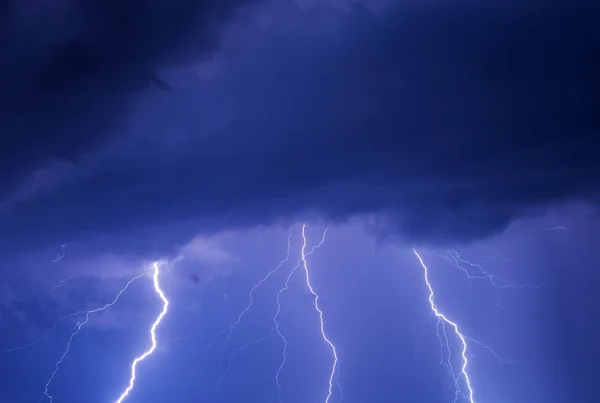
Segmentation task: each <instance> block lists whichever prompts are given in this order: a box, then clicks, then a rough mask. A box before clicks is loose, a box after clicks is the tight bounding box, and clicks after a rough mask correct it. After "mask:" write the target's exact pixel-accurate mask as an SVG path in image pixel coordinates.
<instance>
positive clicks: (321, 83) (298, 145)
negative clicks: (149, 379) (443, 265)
mask: <svg viewBox="0 0 600 403" xmlns="http://www.w3.org/2000/svg"><path fill="white" fill-rule="evenodd" d="M129 3H135V2H131V1H130V2H125V5H130V4H129ZM157 4H158V3H157ZM219 4H221V3H219ZM498 4H499V2H491V3H489V4H488V5H471V4H470V3H469V4H467V3H466V2H462V3H461V4H455V5H444V6H443V5H438V4H435V5H434V4H427V5H419V6H417V5H413V4H410V5H407V4H403V5H401V6H397V7H394V8H389V9H388V10H387V12H386V13H383V14H382V13H379V14H377V15H375V14H373V13H371V12H369V11H367V10H366V8H364V7H360V6H356V7H354V8H352V9H351V10H350V11H348V10H345V11H340V10H333V9H329V10H328V12H327V14H326V15H327V17H326V18H322V19H319V20H318V21H313V22H312V25H311V24H308V23H307V24H305V26H306V27H310V29H308V28H307V29H288V30H285V29H280V28H278V27H277V26H276V25H277V24H272V25H270V26H268V27H265V26H264V24H263V26H260V27H258V26H255V25H253V24H251V23H247V24H246V27H245V31H244V32H243V35H242V34H239V32H238V36H235V35H233V37H234V38H238V39H239V38H243V39H239V43H238V44H237V45H235V44H234V45H231V46H230V47H229V48H228V52H227V62H226V63H224V64H223V66H221V68H219V69H217V72H216V73H215V74H214V75H212V76H211V77H209V78H199V77H197V76H194V78H193V79H190V78H189V77H188V76H186V78H181V76H178V75H177V74H176V73H173V75H174V77H176V78H177V77H179V78H180V80H179V82H178V81H177V80H176V79H174V80H173V81H174V84H173V86H172V87H173V88H172V89H171V90H166V91H159V90H157V89H143V88H138V87H144V85H146V84H147V83H148V82H149V81H150V78H151V75H152V74H153V72H154V71H155V67H157V66H163V65H164V66H167V65H169V61H170V60H177V65H178V66H181V65H182V62H181V60H182V59H181V58H180V57H178V58H176V59H173V57H175V56H179V55H182V54H184V55H189V54H188V53H186V52H184V53H181V52H180V51H175V52H174V53H172V52H171V51H172V50H173V49H175V50H178V49H183V48H181V46H182V45H185V44H187V45H189V44H192V43H196V42H198V39H197V38H198V37H197V36H195V35H197V32H196V30H195V27H196V25H195V24H193V22H195V21H197V20H196V19H194V18H196V17H197V16H199V15H200V16H205V17H203V18H201V21H205V22H208V21H211V19H212V17H213V16H216V17H219V18H218V19H220V17H222V16H224V15H226V14H227V12H229V11H231V10H232V9H233V8H234V6H233V5H231V7H229V6H228V7H226V8H225V9H223V8H222V7H214V6H212V3H211V2H203V3H200V4H197V3H196V2H191V1H188V2H183V3H181V5H178V6H177V7H176V10H174V11H173V10H171V9H170V8H169V10H170V11H169V13H167V15H166V16H165V18H166V20H165V21H162V20H161V19H159V20H158V21H156V20H155V19H153V17H152V16H153V15H154V14H151V13H150V14H149V15H148V16H147V18H148V19H147V20H146V19H143V20H142V18H145V17H144V15H143V14H138V13H136V14H135V18H136V19H140V21H139V26H140V27H141V28H140V31H139V32H138V33H135V34H132V37H131V38H129V37H127V40H126V41H119V40H118V38H111V40H109V41H105V39H102V41H101V43H102V44H104V47H101V49H103V51H100V52H96V51H94V52H93V53H85V55H87V56H84V54H82V53H78V52H80V51H79V50H73V49H82V48H77V47H75V48H73V47H67V48H64V47H63V48H60V49H62V50H61V51H60V52H58V51H56V52H54V51H53V52H49V53H48V52H47V53H45V54H42V55H41V56H36V57H39V58H42V61H44V63H45V64H44V63H41V64H40V63H36V64H35V66H44V65H45V66H46V67H44V68H40V69H38V68H37V67H36V68H35V69H34V70H35V71H32V72H31V74H30V73H29V72H27V73H19V74H17V77H18V80H16V81H15V84H14V86H13V87H11V86H9V87H8V88H11V89H10V90H9V91H8V92H7V93H4V94H3V95H2V98H1V99H2V103H1V105H2V110H1V112H0V113H2V114H3V115H4V116H6V115H10V117H9V118H8V119H7V118H3V119H2V123H0V124H1V125H2V132H4V131H6V130H9V129H10V130H12V132H13V133H15V134H16V135H15V136H11V137H9V140H8V143H7V142H6V141H7V140H3V144H2V160H3V162H2V164H3V165H2V172H3V176H5V177H7V175H8V174H7V173H6V172H8V171H10V170H12V171H11V172H13V173H22V172H24V171H23V170H20V169H21V167H22V166H25V165H27V162H28V161H29V162H31V161H33V158H34V157H35V158H36V160H37V161H41V157H39V156H35V155H34V154H31V147H29V146H28V144H30V143H32V142H33V143H35V144H36V145H38V146H39V147H33V149H38V150H42V151H40V155H43V157H44V158H48V157H54V158H59V159H61V158H69V159H72V160H73V161H74V166H73V168H72V169H71V170H70V171H69V173H67V174H65V175H64V178H63V179H64V180H63V183H62V185H61V184H57V185H56V186H55V188H54V190H52V189H50V190H48V189H45V190H44V191H43V192H39V193H35V192H30V193H33V194H31V195H28V197H27V198H23V197H21V198H19V199H18V200H15V199H14V197H13V194H12V193H11V192H15V190H14V189H12V190H11V192H9V191H8V190H7V191H4V190H3V195H4V199H5V201H6V203H7V204H6V205H7V206H9V207H7V208H6V209H5V210H4V212H3V213H0V214H2V215H0V226H3V227H7V228H17V227H18V228H21V230H19V231H17V233H12V234H2V235H1V236H0V241H2V242H5V243H6V244H9V243H17V242H19V240H21V241H22V240H25V239H27V240H28V241H29V242H35V240H36V239H37V240H38V241H40V242H41V240H42V239H44V237H48V236H52V237H53V238H56V239H61V241H62V240H65V242H66V241H68V240H69V239H72V238H75V237H78V236H81V235H83V234H99V233H110V232H113V233H119V234H127V233H132V232H131V231H137V230H141V229H144V228H148V227H149V226H155V225H166V224H168V225H180V227H181V228H185V229H183V230H182V232H181V234H182V235H181V237H182V238H181V239H178V238H177V237H176V236H174V235H172V233H171V236H172V238H171V241H172V242H183V241H184V238H185V237H186V236H189V235H190V234H191V233H192V232H194V231H196V232H197V231H202V230H212V229H223V228H231V227H240V226H246V225H258V224H268V223H271V222H274V221H277V220H280V219H286V218H291V217H297V216H298V215H299V214H308V213H313V214H314V213H316V214H318V215H319V216H324V217H326V218H329V219H334V220H343V219H346V218H347V217H349V216H352V215H357V214H371V213H376V214H384V215H385V216H386V217H392V218H393V220H392V221H387V220H386V221H385V222H386V224H385V226H380V227H379V228H378V229H379V230H384V231H393V232H397V233H400V234H403V235H404V236H406V237H408V238H409V239H411V240H415V241H424V242H433V243H435V242H448V241H453V242H455V241H469V240H473V239H475V238H479V237H484V236H486V235H489V234H492V233H494V232H497V231H500V230H502V229H503V228H505V227H506V226H507V225H508V224H509V223H510V222H511V221H512V220H514V219H517V218H519V217H522V216H524V215H528V214H535V213H538V212H541V211H543V210H544V209H545V208H547V207H550V206H555V205H557V204H561V203H568V202H572V201H585V202H587V203H590V204H592V205H596V204H597V200H598V199H597V197H598V190H599V185H600V179H599V177H598V175H597V174H596V172H599V171H600V169H599V168H600V166H599V165H600V159H598V158H597V149H598V145H599V136H598V133H599V129H600V117H599V116H598V114H597V110H600V108H599V106H600V105H599V102H598V94H599V93H600V79H599V78H598V75H597V68H595V65H594V63H593V61H592V59H593V58H594V56H595V54H597V51H598V50H599V49H600V29H599V28H598V25H597V21H598V18H599V17H600V12H599V9H598V7H597V6H583V5H582V4H581V3H577V2H575V3H571V5H566V3H565V4H564V5H556V6H549V7H547V8H546V9H544V10H541V9H540V8H537V7H533V6H529V5H523V4H521V5H513V4H514V2H513V3H504V4H503V5H498ZM236 5H237V4H236ZM151 6H154V2H151V3H150V6H148V7H149V8H152V7H151ZM115 7H116V6H115ZM119 7H121V6H119ZM123 7H124V6H123ZM156 7H157V8H156V9H152V10H153V11H161V12H163V11H164V10H162V9H161V8H160V7H159V6H156ZM290 7H292V6H290ZM292 9H293V10H294V12H293V13H292V15H293V16H294V18H297V20H298V21H300V22H304V23H306V22H307V21H311V19H310V18H311V17H310V16H309V15H308V14H310V12H309V11H306V10H303V9H300V8H294V7H292ZM190 10H191V11H190ZM86 11H88V10H86ZM89 12H90V13H91V14H90V15H94V16H96V15H97V14H98V13H99V15H100V16H102V15H104V16H105V17H98V18H100V19H99V20H95V19H94V21H95V22H96V23H98V24H105V23H106V21H108V20H109V17H106V15H112V14H110V13H109V14H107V11H106V10H93V11H92V10H89ZM111 12H116V11H115V10H112V11H111ZM130 12H131V11H130ZM171 13H172V15H171ZM117 14H118V15H119V16H120V15H121V14H120V13H117ZM117 14H115V16H116V15H117ZM180 14H185V15H186V16H188V15H192V16H194V17H193V18H192V17H189V18H186V19H184V20H183V21H184V22H183V23H181V24H174V23H173V22H174V21H176V20H177V21H179V20H178V18H180ZM4 15H6V12H4ZM124 15H125V16H128V15H129V14H127V13H125V14H124ZM161 15H162V14H161ZM129 16H130V17H131V15H129ZM288 17H289V16H288ZM288 17H286V18H288ZM103 18H104V19H103ZM115 18H116V17H115ZM98 21H99V22H98ZM111 23H116V22H111ZM154 23H157V24H164V27H165V28H164V29H165V30H166V31H167V32H170V33H171V34H170V35H167V36H166V37H163V36H161V35H158V34H155V35H153V36H152V37H151V38H153V39H155V40H151V41H148V42H146V41H145V36H146V35H147V34H149V32H155V31H154V25H153V24H154ZM129 24H130V23H129ZM299 25H302V24H299ZM209 26H210V24H209ZM86 27H87V25H86V26H84V27H78V28H77V29H76V30H74V31H72V32H70V33H71V35H73V36H77V38H79V35H80V32H84V33H86V32H88V31H87V30H85V29H84V28H86ZM203 27H205V26H203V25H201V26H200V29H201V31H202V32H201V33H202V35H201V36H200V38H201V39H200V41H199V43H201V44H202V46H201V47H202V49H210V46H208V45H207V44H208V43H211V44H212V43H213V41H212V39H213V36H211V34H212V33H213V32H215V31H212V30H210V31H207V29H206V28H205V29H203ZM86 29H88V28H86ZM79 30H83V31H79ZM89 30H91V31H90V32H91V33H90V34H89V39H86V38H88V37H87V36H85V35H83V38H84V39H85V40H88V41H91V42H90V43H94V40H96V39H97V37H96V36H94V35H93V33H95V32H96V31H94V30H93V28H89ZM140 32H141V33H144V34H141V33H140ZM206 32H209V33H206ZM74 33H76V34H77V35H74ZM159 38H160V40H159ZM190 38H192V39H194V38H196V39H194V40H190ZM206 38H209V39H211V40H209V39H206ZM71 42H72V41H66V40H63V41H62V42H60V43H61V44H63V43H68V44H69V46H75V45H71ZM116 42H118V43H119V45H118V46H117V45H115V43H116ZM140 42H144V46H141V47H139V49H138V46H139V45H138V44H139V43H140ZM78 43H80V42H78ZM113 46H114V47H113ZM32 49H33V48H32ZM52 49H54V48H52ZM84 49H85V50H86V52H89V50H88V49H87V48H84ZM188 49H189V48H188ZM14 52H17V50H14ZM32 52H33V51H32ZM57 52H58V53H57ZM61 52H62V53H61ZM64 52H67V53H66V55H65V53H64ZM73 52H74V53H73ZM103 52H104V53H103ZM15 54H18V53H15ZM217 54H218V52H217ZM27 55H28V54H25V55H20V56H21V57H23V58H26V57H28V56H27ZM58 55H65V56H64V57H67V56H69V57H76V58H79V59H77V60H79V61H80V62H81V63H83V62H86V63H89V64H87V65H86V66H89V67H85V68H84V67H81V65H80V67H79V68H78V69H77V70H76V71H70V70H69V71H67V70H68V69H73V63H72V62H67V61H66V59H60V58H59V59H57V57H58ZM102 55H107V56H106V58H107V59H102V57H103V56H102ZM173 55H175V56H173ZM126 56H127V57H126ZM81 58H83V59H81ZM90 58H91V59H90ZM98 58H100V59H98ZM106 60H110V61H111V62H110V63H109V62H107V61H106ZM140 61H143V62H140ZM48 63H50V64H49V65H48ZM98 63H99V64H98ZM103 63H108V64H103ZM84 64H85V63H84ZM75 65H77V64H75ZM170 65H173V63H171V64H170ZM140 66H142V67H140ZM4 69H5V67H3V71H2V76H3V80H7V77H9V76H8V75H7V74H8V73H5V71H4ZM65 69H67V70H65ZM173 71H174V70H173ZM41 72H43V73H44V74H41ZM140 72H142V73H140ZM15 74H16V73H15ZM32 77H35V79H32ZM136 80H137V81H136ZM136 82H137V83H138V84H135V83H136ZM23 83H26V84H27V85H24V84H23ZM106 83H110V85H108V87H107V86H106ZM50 84H52V85H50ZM142 84H143V85H142ZM3 85H4V84H3ZM106 88H109V89H110V90H111V91H107V90H106ZM36 91H42V92H41V94H42V95H43V96H41V97H38V96H37V94H38V92H36ZM136 91H137V92H136ZM107 93H108V95H107ZM115 94H116V95H115ZM132 94H138V95H140V96H139V97H137V98H136V102H135V103H131V102H130V101H131V96H132ZM80 97H84V98H85V99H86V100H91V107H92V109H90V110H88V109H87V108H85V109H86V111H85V113H81V114H76V115H77V118H71V117H72V116H73V111H77V110H78V108H80V107H81V108H83V106H80V105H79V104H78V103H77V102H78V101H79V100H80V99H83V98H80ZM107 97H108V98H107ZM58 99H61V100H65V102H64V103H58V104H55V103H54V101H56V100H58ZM125 101H127V102H125ZM50 104H52V105H57V106H56V112H51V110H52V109H48V105H50ZM124 104H127V105H129V106H130V108H124ZM73 105H76V107H75V109H73V108H72V107H73ZM11 108H12V109H11ZM15 108H16V109H15ZM15 110H16V111H18V113H15ZM126 112H127V113H126ZM50 115H52V118H50V117H48V116H50ZM44 116H46V117H44ZM33 117H35V119H32V118H33ZM105 117H106V119H104V118H105ZM7 122H8V123H7ZM40 122H43V123H44V124H49V127H50V128H51V129H52V130H50V131H49V132H48V133H46V134H44V135H43V136H42V135H41V134H40V133H41V132H40V131H33V130H32V128H31V127H30V125H37V124H41V123H40ZM52 122H54V123H55V124H54V123H52ZM104 123H107V124H109V125H110V126H111V127H108V126H106V125H105V124H104ZM15 127H16V128H17V129H15ZM83 133H85V134H83ZM109 134H111V137H112V139H111V140H107V141H106V143H105V144H104V145H103V147H99V146H98V147H91V148H90V147H87V148H86V147H84V146H89V145H91V144H94V142H93V141H92V140H98V139H100V138H103V139H104V138H105V137H104V136H108V135H109ZM28 136H33V137H28ZM58 139H60V140H58ZM50 144H51V145H52V146H49V145H50ZM46 147H50V148H49V150H50V151H48V148H46ZM84 151H85V153H84ZM22 155H26V156H27V158H25V159H24V160H23V158H22V157H20V156H22ZM5 156H6V158H5ZM9 156H12V157H9ZM17 156H19V158H17ZM23 169H24V168H23ZM42 169H43V168H42ZM22 186H23V185H22ZM17 190H18V189H17ZM382 222H383V221H382ZM183 234H185V235H183Z"/></svg>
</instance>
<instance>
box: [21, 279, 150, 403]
mask: <svg viewBox="0 0 600 403" xmlns="http://www.w3.org/2000/svg"><path fill="white" fill-rule="evenodd" d="M143 275H144V273H142V274H140V275H138V276H135V277H133V278H132V279H131V280H129V281H128V282H127V283H126V284H125V286H124V287H123V288H122V289H121V290H120V291H119V292H118V293H117V295H116V296H115V298H114V299H113V300H112V301H111V302H109V303H107V304H105V305H103V306H101V307H100V308H96V309H91V310H89V311H77V312H75V313H72V314H70V315H67V316H63V317H62V318H60V319H59V320H58V321H56V322H55V323H54V326H53V328H52V329H51V330H50V331H48V332H46V333H44V334H43V335H42V336H41V337H40V338H39V339H38V340H37V341H36V342H35V343H30V344H29V345H26V346H25V347H29V346H33V345H35V344H37V343H39V342H40V341H41V340H42V339H43V338H44V337H45V336H47V335H48V334H49V333H50V332H52V331H53V330H54V329H56V326H57V325H58V323H59V322H60V321H63V320H65V319H67V318H71V317H75V316H77V315H80V314H84V315H85V319H84V320H83V321H80V322H77V324H76V325H75V329H74V330H73V331H72V332H71V336H70V337H69V340H68V342H67V346H66V348H65V351H64V352H63V354H62V355H61V357H60V359H59V360H58V361H57V362H56V364H55V366H54V371H53V372H52V374H51V375H50V378H48V381H47V382H46V385H44V396H42V398H41V399H40V402H41V401H43V400H44V398H48V400H50V403H52V401H53V398H52V395H51V394H50V392H49V388H50V385H51V383H52V381H53V380H54V377H55V376H56V374H57V373H58V369H59V368H60V365H61V364H62V363H63V361H64V360H65V358H66V357H67V355H68V354H69V351H70V349H71V343H72V342H73V339H74V338H75V336H77V335H78V334H79V332H80V331H81V328H83V327H84V326H85V325H86V324H87V323H88V321H89V319H90V315H91V314H93V313H97V312H101V311H104V310H105V309H107V308H110V307H111V306H113V305H114V304H116V303H117V302H118V301H119V298H121V295H123V293H124V292H125V291H127V289H128V288H129V286H130V285H131V283H133V282H134V281H135V280H137V279H139V278H140V277H142V276H143ZM25 347H23V348H25ZM13 351H14V350H13Z"/></svg>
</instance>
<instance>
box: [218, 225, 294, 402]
mask: <svg viewBox="0 0 600 403" xmlns="http://www.w3.org/2000/svg"><path fill="white" fill-rule="evenodd" d="M265 234H266V231H265ZM291 250H292V228H290V229H289V231H288V238H287V252H286V256H285V258H284V259H283V260H281V261H280V262H279V264H278V265H277V266H276V267H275V268H274V269H272V270H270V271H269V272H268V273H267V274H266V275H265V276H264V277H263V278H262V279H260V280H259V281H258V282H257V283H256V284H255V285H254V286H253V287H252V288H251V289H250V292H249V293H248V299H249V303H248V305H247V306H246V308H245V309H244V310H243V311H242V312H241V313H240V314H239V315H238V317H237V319H236V320H235V321H234V322H233V323H232V324H231V325H229V327H228V328H225V329H223V330H221V331H220V332H219V333H217V335H216V336H215V339H216V338H218V337H219V336H220V335H221V334H223V333H224V332H227V336H226V338H225V341H224V342H223V344H222V345H221V347H219V350H222V349H223V348H225V346H226V345H227V343H229V342H230V341H231V334H232V333H233V331H234V330H235V329H236V328H237V327H238V326H239V324H240V322H241V321H242V318H243V317H244V315H245V314H246V313H247V312H248V311H249V310H250V308H252V305H253V304H254V298H253V295H254V291H256V289H257V288H259V287H260V286H261V285H263V284H264V283H265V282H266V281H267V280H268V279H269V278H270V277H271V276H272V275H274V274H275V273H277V272H278V271H279V269H280V268H281V267H282V266H283V265H284V264H285V263H287V262H288V261H289V260H290V252H291ZM272 336H273V331H271V333H270V334H269V335H268V336H265V337H261V338H260V339H258V340H255V341H251V342H248V343H246V344H244V345H243V346H241V347H237V348H235V349H233V350H232V352H231V355H230V356H229V360H228V362H227V369H226V370H225V372H223V374H222V375H221V377H220V378H219V381H218V383H217V391H218V390H219V389H220V388H221V383H222V382H223V379H225V377H226V376H227V374H228V373H229V371H230V370H231V364H232V361H233V358H234V356H235V354H236V353H238V352H240V351H242V350H245V349H246V348H248V347H250V346H254V345H257V344H259V343H261V342H263V341H265V340H268V339H270V338H271V337H272Z"/></svg>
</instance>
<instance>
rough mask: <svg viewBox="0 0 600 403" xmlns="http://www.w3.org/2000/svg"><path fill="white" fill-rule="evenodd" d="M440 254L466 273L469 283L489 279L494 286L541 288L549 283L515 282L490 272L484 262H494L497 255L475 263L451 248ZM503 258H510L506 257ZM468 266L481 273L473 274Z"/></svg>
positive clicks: (503, 287) (504, 287) (501, 287)
mask: <svg viewBox="0 0 600 403" xmlns="http://www.w3.org/2000/svg"><path fill="white" fill-rule="evenodd" d="M439 256H440V257H442V258H444V259H446V260H447V261H448V263H450V264H451V265H452V266H454V267H456V268H457V269H459V270H461V271H462V272H463V273H465V275H466V277H467V278H468V279H469V285H470V284H471V282H472V281H473V280H488V281H489V282H490V283H491V284H492V286H494V287H495V288H500V289H506V288H512V289H523V288H527V289H539V288H540V287H543V286H548V284H515V283H512V282H510V281H509V280H506V279H504V278H501V277H498V276H495V275H493V274H491V273H489V272H488V271H487V270H485V269H484V268H483V264H485V263H491V262H493V261H494V260H496V258H497V257H496V256H494V257H492V258H491V259H489V260H484V261H483V262H480V263H473V262H470V261H468V260H466V259H463V258H462V256H461V255H460V253H459V252H457V251H455V250H451V249H450V250H446V251H444V253H443V254H440V255H439ZM503 259H505V260H508V259H506V258H503ZM467 266H468V267H470V268H475V269H477V270H478V271H479V274H471V272H470V271H469V270H468V269H467Z"/></svg>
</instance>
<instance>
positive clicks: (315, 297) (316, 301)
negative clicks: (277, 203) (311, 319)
mask: <svg viewBox="0 0 600 403" xmlns="http://www.w3.org/2000/svg"><path fill="white" fill-rule="evenodd" d="M305 229H306V224H304V223H303V224H302V257H301V260H302V266H303V268H304V273H305V275H306V285H307V286H308V289H309V291H310V293H311V294H312V295H313V301H314V304H315V310H316V311H317V312H318V313H319V321H320V329H321V336H322V337H323V340H325V342H326V343H327V344H328V345H329V348H330V349H331V353H332V354H333V364H332V366H331V373H330V375H329V388H328V392H327V397H326V398H325V403H328V402H329V399H330V398H331V394H332V393H333V378H334V376H335V370H336V369H337V366H338V356H337V351H336V349H335V346H334V345H333V343H332V342H331V340H329V338H328V337H327V334H326V333H325V324H324V322H323V311H322V310H321V308H320V307H319V294H317V293H316V292H315V290H314V289H313V286H312V284H311V282H310V273H309V271H308V263H307V262H306V257H307V255H306V252H305V251H306V234H305ZM325 233H327V230H325ZM325 233H323V240H324V239H325ZM319 245H320V244H319Z"/></svg>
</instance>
